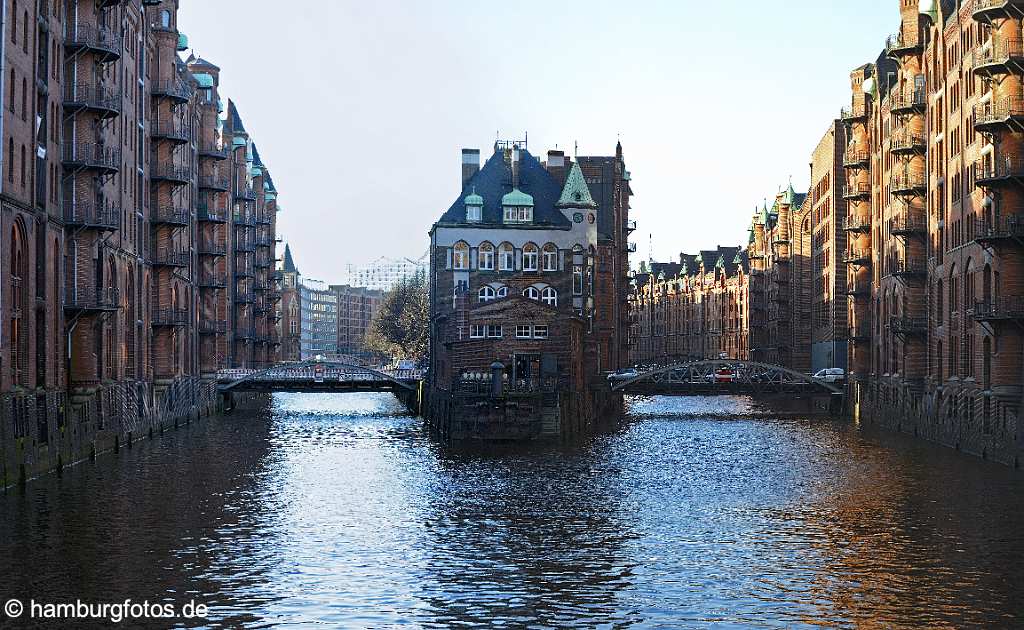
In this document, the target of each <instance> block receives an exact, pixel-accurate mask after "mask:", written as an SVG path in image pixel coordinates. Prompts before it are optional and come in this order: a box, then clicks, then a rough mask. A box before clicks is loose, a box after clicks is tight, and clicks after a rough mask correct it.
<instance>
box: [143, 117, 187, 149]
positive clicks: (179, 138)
mask: <svg viewBox="0 0 1024 630" xmlns="http://www.w3.org/2000/svg"><path fill="white" fill-rule="evenodd" d="M149 135H151V136H152V137H153V138H154V139H155V140H167V141H168V142H172V143H174V144H185V143H186V142H188V139H189V132H188V128H187V127H186V126H185V125H183V124H182V123H180V122H178V121H175V120H157V121H154V122H153V123H152V125H151V126H150V129H149Z"/></svg>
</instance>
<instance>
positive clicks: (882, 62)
mask: <svg viewBox="0 0 1024 630" xmlns="http://www.w3.org/2000/svg"><path fill="white" fill-rule="evenodd" d="M899 69H900V68H899V64H898V63H896V60H895V59H893V58H892V57H889V56H887V55H886V54H885V51H884V50H883V51H882V52H881V53H879V55H878V60H877V61H875V84H876V85H877V87H878V100H879V101H881V100H882V99H883V98H885V96H886V95H887V94H888V93H889V88H891V87H892V86H891V85H890V84H889V82H890V76H889V75H892V79H891V80H895V77H896V73H897V72H899Z"/></svg>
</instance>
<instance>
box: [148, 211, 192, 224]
mask: <svg viewBox="0 0 1024 630" xmlns="http://www.w3.org/2000/svg"><path fill="white" fill-rule="evenodd" d="M189 214H190V213H189V211H188V208H173V207H172V208H167V207H157V208H156V209H155V210H154V211H153V216H151V217H150V221H151V222H152V223H153V224H154V225H169V226H171V227H176V228H179V227H188V223H189V218H190V217H189Z"/></svg>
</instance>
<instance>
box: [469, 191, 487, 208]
mask: <svg viewBox="0 0 1024 630" xmlns="http://www.w3.org/2000/svg"><path fill="white" fill-rule="evenodd" d="M466 205H467V206H483V205H484V198H483V197H481V196H480V195H478V194H476V193H475V192H473V193H470V194H468V195H466Z"/></svg>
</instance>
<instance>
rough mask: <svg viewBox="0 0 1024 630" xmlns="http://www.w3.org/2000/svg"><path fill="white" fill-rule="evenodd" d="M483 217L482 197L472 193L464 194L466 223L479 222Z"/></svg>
mask: <svg viewBox="0 0 1024 630" xmlns="http://www.w3.org/2000/svg"><path fill="white" fill-rule="evenodd" d="M483 218H484V198H483V197H481V196H480V195H478V194H476V192H475V191H474V192H473V193H471V194H469V195H466V223H480V222H481V221H483Z"/></svg>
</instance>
